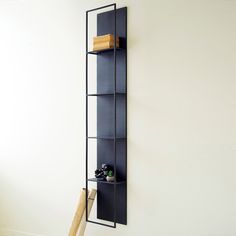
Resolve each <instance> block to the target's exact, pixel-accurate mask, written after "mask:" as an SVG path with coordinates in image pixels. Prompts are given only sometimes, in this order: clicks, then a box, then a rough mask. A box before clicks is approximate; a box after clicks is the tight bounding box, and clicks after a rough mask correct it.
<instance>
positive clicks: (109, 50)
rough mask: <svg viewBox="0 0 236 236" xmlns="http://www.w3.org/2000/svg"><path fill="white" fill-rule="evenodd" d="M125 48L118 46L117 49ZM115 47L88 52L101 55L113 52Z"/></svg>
mask: <svg viewBox="0 0 236 236" xmlns="http://www.w3.org/2000/svg"><path fill="white" fill-rule="evenodd" d="M121 50H124V48H116V51H121ZM113 51H114V48H108V49H103V50H98V51H89V52H87V54H93V55H99V54H103V53H107V52H113Z"/></svg>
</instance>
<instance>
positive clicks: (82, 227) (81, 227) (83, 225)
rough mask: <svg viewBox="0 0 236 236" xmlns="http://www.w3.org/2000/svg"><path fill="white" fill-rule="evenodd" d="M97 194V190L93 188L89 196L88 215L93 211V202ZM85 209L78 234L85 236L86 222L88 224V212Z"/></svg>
mask: <svg viewBox="0 0 236 236" xmlns="http://www.w3.org/2000/svg"><path fill="white" fill-rule="evenodd" d="M96 194H97V190H95V189H92V190H91V191H90V194H89V196H88V216H89V214H90V212H91V209H92V206H93V202H94V200H95V197H96ZM85 211H86V210H85ZM85 211H84V214H83V217H82V220H81V224H80V227H79V234H78V236H84V232H85V228H86V224H87V223H86V212H85Z"/></svg>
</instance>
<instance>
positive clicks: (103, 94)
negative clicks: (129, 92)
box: [87, 93, 126, 97]
mask: <svg viewBox="0 0 236 236" xmlns="http://www.w3.org/2000/svg"><path fill="white" fill-rule="evenodd" d="M115 95H118V96H126V93H115ZM87 96H89V97H90V96H91V97H92V96H94V97H99V96H114V93H90V94H87Z"/></svg>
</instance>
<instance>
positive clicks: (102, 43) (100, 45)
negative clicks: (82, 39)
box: [93, 34, 119, 51]
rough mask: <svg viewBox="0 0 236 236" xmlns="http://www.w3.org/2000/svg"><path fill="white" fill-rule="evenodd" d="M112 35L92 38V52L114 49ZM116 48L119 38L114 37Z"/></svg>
mask: <svg viewBox="0 0 236 236" xmlns="http://www.w3.org/2000/svg"><path fill="white" fill-rule="evenodd" d="M114 44H115V40H114V35H112V34H106V35H101V36H97V37H94V38H93V51H100V50H106V49H110V48H114ZM116 47H117V48H118V47H119V38H118V37H116Z"/></svg>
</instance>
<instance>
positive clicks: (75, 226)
mask: <svg viewBox="0 0 236 236" xmlns="http://www.w3.org/2000/svg"><path fill="white" fill-rule="evenodd" d="M85 199H86V189H83V190H82V191H81V193H80V198H79V203H78V206H77V209H76V212H75V215H74V218H73V221H72V224H71V227H70V232H69V235H68V236H76V234H77V232H78V229H79V225H80V222H81V219H82V216H83V214H84V210H85V206H86V201H85Z"/></svg>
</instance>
